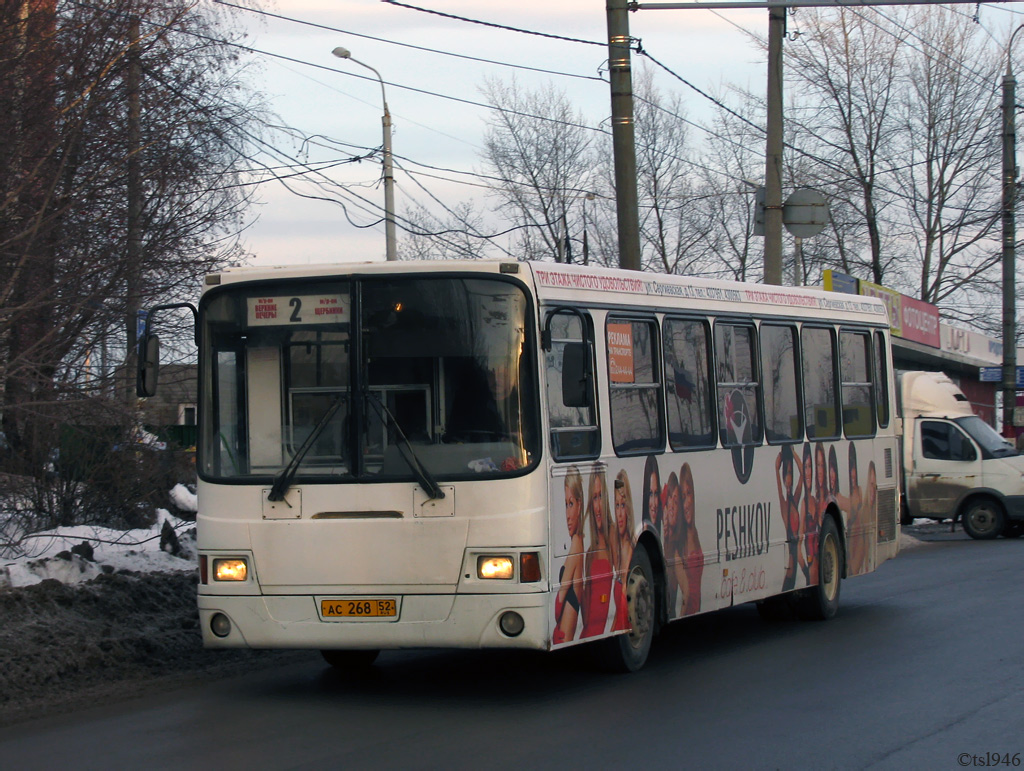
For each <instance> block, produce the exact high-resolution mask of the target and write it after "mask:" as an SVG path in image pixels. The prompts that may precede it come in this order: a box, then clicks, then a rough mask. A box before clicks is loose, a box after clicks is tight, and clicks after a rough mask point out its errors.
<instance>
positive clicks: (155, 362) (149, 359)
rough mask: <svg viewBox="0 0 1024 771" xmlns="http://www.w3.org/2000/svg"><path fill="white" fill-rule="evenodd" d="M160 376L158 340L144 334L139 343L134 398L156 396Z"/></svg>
mask: <svg viewBox="0 0 1024 771" xmlns="http://www.w3.org/2000/svg"><path fill="white" fill-rule="evenodd" d="M159 375H160V338H159V337H157V336H156V335H151V334H145V335H143V336H142V339H141V340H140V341H139V367H138V372H137V373H136V379H135V394H136V396H141V397H149V396H155V395H156V385H157V380H158V379H159Z"/></svg>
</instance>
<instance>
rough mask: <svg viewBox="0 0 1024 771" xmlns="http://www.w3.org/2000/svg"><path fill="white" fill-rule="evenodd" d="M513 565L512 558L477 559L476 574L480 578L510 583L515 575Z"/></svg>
mask: <svg viewBox="0 0 1024 771" xmlns="http://www.w3.org/2000/svg"><path fill="white" fill-rule="evenodd" d="M513 564H514V563H513V562H512V558H511V557H477V560H476V574H477V576H478V577H479V578H499V579H502V580H504V581H509V580H511V579H512V575H513Z"/></svg>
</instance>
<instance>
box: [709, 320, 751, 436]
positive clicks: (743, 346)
mask: <svg viewBox="0 0 1024 771" xmlns="http://www.w3.org/2000/svg"><path fill="white" fill-rule="evenodd" d="M755 354H756V343H755V337H754V327H753V326H749V325H746V324H728V323H721V322H719V323H717V324H715V367H716V371H717V374H718V430H719V434H720V436H721V439H722V445H723V446H725V447H742V446H750V445H755V444H761V411H760V407H759V405H758V402H759V399H758V387H759V383H758V380H757V360H756V358H755Z"/></svg>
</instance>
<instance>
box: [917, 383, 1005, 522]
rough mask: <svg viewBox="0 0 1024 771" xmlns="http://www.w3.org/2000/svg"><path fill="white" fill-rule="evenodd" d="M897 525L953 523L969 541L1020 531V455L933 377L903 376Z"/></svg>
mask: <svg viewBox="0 0 1024 771" xmlns="http://www.w3.org/2000/svg"><path fill="white" fill-rule="evenodd" d="M898 383H899V387H900V394H899V397H900V405H901V407H902V410H903V414H902V420H903V484H904V489H903V501H904V512H903V519H904V521H905V522H906V521H909V520H911V519H913V518H915V517H924V518H931V519H936V520H942V519H952V520H953V521H954V522H956V521H957V520H959V521H960V522H961V524H962V525H963V528H964V531H965V532H966V533H967V534H968V535H969V536H971V537H972V538H978V539H989V538H995V537H996V536H998V535H1000V534H1002V535H1004V536H1006V537H1010V538H1015V537H1018V536H1020V535H1021V534H1022V532H1024V456H1022V455H1020V453H1018V452H1017V450H1016V449H1015V448H1014V446H1013V445H1011V444H1010V443H1009V442H1007V441H1006V440H1005V439H1003V437H1001V436H1000V435H999V434H998V433H996V431H995V429H993V428H992V427H991V426H990V425H989V424H988V423H986V422H985V421H984V420H982V419H981V418H979V417H978V416H977V415H975V414H974V413H973V412H972V410H971V405H970V402H969V401H968V400H967V397H966V396H964V394H963V392H962V391H961V390H960V389H959V388H958V387H957V386H956V384H955V383H954V382H953V381H952V380H951V379H950V378H949V377H948V376H947V375H944V374H942V373H939V372H916V371H915V372H903V373H900V375H899V378H898Z"/></svg>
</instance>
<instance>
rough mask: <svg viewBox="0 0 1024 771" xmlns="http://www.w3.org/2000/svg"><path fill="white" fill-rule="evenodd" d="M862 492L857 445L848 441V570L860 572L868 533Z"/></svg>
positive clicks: (865, 551) (862, 567)
mask: <svg viewBox="0 0 1024 771" xmlns="http://www.w3.org/2000/svg"><path fill="white" fill-rule="evenodd" d="M865 503H866V501H865V500H864V494H863V492H862V491H861V489H860V480H859V479H858V476H857V447H856V446H855V445H854V443H853V442H850V495H849V496H848V497H847V498H846V504H847V507H848V508H847V519H846V528H847V532H849V533H850V534H851V535H852V537H851V538H850V549H849V551H850V572H851V573H853V574H855V575H856V574H857V573H861V572H862V571H863V569H864V558H865V557H866V553H867V541H866V539H867V538H868V537H869V534H868V533H867V532H866V528H865V526H866V522H865V521H864V517H865V510H864V506H865Z"/></svg>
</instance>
